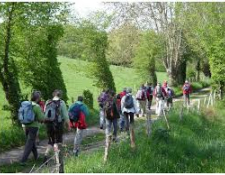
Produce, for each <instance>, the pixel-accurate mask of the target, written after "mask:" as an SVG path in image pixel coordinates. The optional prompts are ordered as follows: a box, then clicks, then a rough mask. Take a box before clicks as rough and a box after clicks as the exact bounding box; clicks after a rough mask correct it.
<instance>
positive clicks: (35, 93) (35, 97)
mask: <svg viewBox="0 0 225 175" xmlns="http://www.w3.org/2000/svg"><path fill="white" fill-rule="evenodd" d="M40 98H41V92H40V91H33V92H32V94H31V101H36V100H38V99H40Z"/></svg>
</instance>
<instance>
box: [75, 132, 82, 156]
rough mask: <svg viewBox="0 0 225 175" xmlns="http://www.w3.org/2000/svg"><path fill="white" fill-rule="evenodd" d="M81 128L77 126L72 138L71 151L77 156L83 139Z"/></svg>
mask: <svg viewBox="0 0 225 175" xmlns="http://www.w3.org/2000/svg"><path fill="white" fill-rule="evenodd" d="M83 132H84V130H83V129H79V128H77V132H76V135H75V138H74V149H73V152H74V153H75V156H78V153H79V150H80V144H81V142H82V139H83Z"/></svg>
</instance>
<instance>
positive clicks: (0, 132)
mask: <svg viewBox="0 0 225 175" xmlns="http://www.w3.org/2000/svg"><path fill="white" fill-rule="evenodd" d="M58 59H59V62H60V63H61V65H60V68H61V70H62V73H63V78H64V81H65V83H66V88H67V91H68V97H69V98H70V100H69V101H68V103H69V104H71V98H72V97H74V99H76V98H77V96H78V95H81V94H82V92H83V90H85V89H89V90H90V91H91V92H92V93H93V96H94V107H95V109H96V110H97V109H98V108H97V101H96V100H97V96H98V95H99V93H100V89H98V88H96V87H94V86H93V80H92V79H90V78H88V77H87V76H86V70H87V64H89V63H87V62H85V61H79V60H74V59H69V58H65V57H59V58H58ZM110 69H111V71H112V74H113V77H114V81H115V84H116V89H117V91H121V90H122V89H123V88H124V87H132V88H133V89H137V88H138V85H139V84H140V83H141V82H140V79H139V77H138V76H137V75H136V73H135V70H134V69H131V68H124V67H119V66H111V67H110ZM157 77H158V80H159V81H161V82H162V81H163V80H165V79H166V74H165V73H161V72H159V73H157ZM21 87H22V88H21V89H22V93H27V92H29V91H30V88H29V87H26V86H25V85H24V84H21ZM5 104H7V101H6V99H5V95H4V92H3V90H2V86H1V85H0V120H1V122H2V123H1V126H0V145H1V147H0V152H2V151H3V150H6V149H9V148H12V147H15V146H18V145H22V144H24V133H23V131H22V129H21V128H18V127H12V124H11V120H10V119H9V113H8V112H7V111H3V110H2V107H3V105H5ZM92 114H93V115H92V116H91V117H90V118H88V123H89V124H91V125H93V124H95V123H96V122H97V121H98V118H97V111H93V112H92ZM40 136H41V138H44V137H45V136H46V133H45V129H44V126H43V127H42V129H41V132H40Z"/></svg>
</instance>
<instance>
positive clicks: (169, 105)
mask: <svg viewBox="0 0 225 175" xmlns="http://www.w3.org/2000/svg"><path fill="white" fill-rule="evenodd" d="M173 98H174V91H173V89H172V88H170V87H167V99H166V106H167V108H168V110H170V109H171V108H172V107H173Z"/></svg>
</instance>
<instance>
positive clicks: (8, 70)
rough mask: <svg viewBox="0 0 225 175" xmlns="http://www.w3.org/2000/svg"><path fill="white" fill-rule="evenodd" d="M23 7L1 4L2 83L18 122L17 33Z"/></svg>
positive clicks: (0, 46) (0, 52)
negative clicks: (15, 58)
mask: <svg viewBox="0 0 225 175" xmlns="http://www.w3.org/2000/svg"><path fill="white" fill-rule="evenodd" d="M20 8H21V6H20V5H19V4H18V3H15V2H12V3H0V14H1V16H2V18H3V23H2V24H1V29H2V30H1V32H0V33H1V38H4V39H3V40H1V41H0V42H1V43H0V81H1V83H2V86H3V90H4V92H5V96H6V99H7V101H8V103H9V109H10V111H11V117H12V120H13V121H16V120H17V110H18V108H19V102H20V92H21V91H20V86H19V82H18V74H17V68H16V66H15V63H14V56H15V52H16V48H15V47H14V46H15V43H14V42H15V34H14V33H15V31H16V24H17V20H18V17H17V15H18V14H19V13H20Z"/></svg>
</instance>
